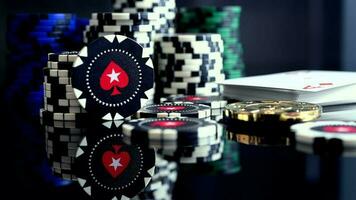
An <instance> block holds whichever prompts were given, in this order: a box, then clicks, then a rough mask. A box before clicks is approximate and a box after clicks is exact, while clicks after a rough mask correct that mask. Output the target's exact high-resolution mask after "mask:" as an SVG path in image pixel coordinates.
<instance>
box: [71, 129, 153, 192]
mask: <svg viewBox="0 0 356 200" xmlns="http://www.w3.org/2000/svg"><path fill="white" fill-rule="evenodd" d="M121 138H122V137H121V136H120V134H109V135H103V136H101V137H98V136H92V135H89V136H86V137H84V138H83V140H82V141H81V142H80V145H79V148H78V150H77V153H76V159H75V166H74V170H75V175H76V176H77V179H78V183H79V185H80V186H81V187H82V188H83V190H84V191H85V192H86V193H87V194H88V195H89V196H91V197H92V198H100V199H125V198H126V199H127V198H133V197H134V196H136V195H137V194H138V193H140V192H141V191H142V190H143V189H144V188H145V187H147V185H148V184H149V182H150V181H151V179H152V176H153V175H154V171H155V151H154V150H153V149H146V148H142V147H141V146H138V145H126V144H125V143H122V142H120V141H121Z"/></svg>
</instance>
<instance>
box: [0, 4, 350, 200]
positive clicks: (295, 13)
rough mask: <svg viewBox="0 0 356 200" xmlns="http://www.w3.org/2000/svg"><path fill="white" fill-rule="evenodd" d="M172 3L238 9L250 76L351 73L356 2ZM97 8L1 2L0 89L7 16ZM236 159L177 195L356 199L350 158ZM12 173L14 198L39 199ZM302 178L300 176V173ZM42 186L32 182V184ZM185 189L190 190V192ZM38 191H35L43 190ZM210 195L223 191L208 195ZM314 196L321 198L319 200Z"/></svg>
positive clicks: (283, 155)
mask: <svg viewBox="0 0 356 200" xmlns="http://www.w3.org/2000/svg"><path fill="white" fill-rule="evenodd" d="M177 3H178V5H179V6H181V5H184V6H196V5H202V4H204V5H209V4H210V5H218V4H219V5H225V4H229V3H233V4H239V5H242V8H243V14H242V18H241V39H242V43H243V45H244V49H245V54H244V59H245V62H246V65H247V74H248V75H253V74H266V73H272V72H278V71H288V70H293V69H302V68H309V69H332V70H356V56H354V54H355V53H354V52H356V37H355V36H356V20H355V19H356V12H354V9H355V8H356V1H354V0H340V1H335V0H237V1H236V0H234V1H232V0H230V1H227V0H216V1H213V0H188V1H183V0H177ZM97 11H110V0H105V1H104V0H61V1H54V0H35V1H29V0H11V1H8V0H6V1H1V2H0V85H2V82H3V79H4V77H5V76H6V74H5V73H4V71H5V54H6V49H5V47H6V40H5V32H6V15H7V13H15V12H71V13H72V12H74V13H78V14H80V15H81V16H84V17H85V16H86V17H89V15H90V13H91V12H97ZM8 66H9V67H11V63H8ZM0 109H1V108H0ZM13 124H14V122H13V123H12V125H13ZM15 124H16V123H15ZM17 126H19V124H16V126H14V128H15V127H17ZM19 127H20V126H19ZM4 134H7V135H14V136H15V131H6V132H5V131H4ZM16 139H17V138H16ZM4 141H5V142H4V143H9V144H8V145H9V146H10V145H11V146H17V148H21V149H24V150H23V151H28V150H27V149H26V147H25V146H20V145H21V144H22V143H23V142H22V143H21V142H19V141H16V143H13V141H11V142H8V141H7V140H6V139H5V140H4ZM18 146H20V147H18ZM10 151H11V148H7V150H6V151H3V152H2V153H3V154H7V153H8V152H10ZM13 154H14V153H12V152H10V153H9V155H7V156H9V157H10V156H11V157H12V156H13V158H12V159H10V161H14V160H15V159H16V158H17V157H22V156H19V155H13ZM2 158H3V159H2V160H3V165H2V167H4V166H5V167H6V168H10V167H11V166H15V165H16V166H17V167H23V168H26V167H28V166H29V165H31V163H27V161H23V160H16V162H15V163H7V159H5V158H7V157H6V156H4V157H3V156H2ZM241 162H242V165H243V166H244V173H243V174H237V175H236V176H232V177H218V178H217V179H221V180H217V181H216V184H215V185H210V187H207V185H209V184H210V183H211V182H209V181H204V180H203V181H202V180H201V179H199V181H194V180H190V179H187V180H184V181H183V183H184V184H187V186H186V187H185V189H187V190H184V192H182V194H185V195H189V194H190V192H194V191H193V190H195V189H196V188H197V187H199V189H200V191H203V192H201V193H200V195H204V197H205V198H202V199H209V198H208V197H210V199H232V198H233V197H235V196H233V195H237V197H236V198H237V199H293V200H294V199H333V200H336V199H340V200H353V199H355V197H356V193H355V192H356V189H355V187H356V186H355V185H356V184H355V180H356V177H355V175H356V173H354V172H355V166H356V162H355V159H352V158H350V159H340V161H339V162H338V163H339V165H338V166H337V167H334V166H333V165H330V164H329V162H324V164H323V166H322V167H320V166H318V163H319V162H320V158H318V157H316V156H305V157H304V155H303V156H301V155H300V154H297V155H295V153H291V152H284V151H281V150H280V149H275V151H272V150H270V151H269V150H266V149H258V150H253V149H252V148H251V147H246V146H245V147H244V148H242V149H241ZM330 163H333V162H330ZM310 166H311V167H310ZM323 167H324V169H323ZM320 168H321V170H320V171H319V169H320ZM334 168H335V169H334ZM13 170H14V169H12V170H10V169H7V170H4V171H3V176H9V177H10V178H11V177H13V174H12V173H18V174H17V177H22V179H21V181H20V182H18V181H19V180H17V179H13V178H11V179H10V178H9V180H12V181H8V182H5V181H3V182H4V183H5V184H7V186H8V187H9V188H15V189H16V188H20V189H18V191H16V192H12V191H10V190H9V191H8V192H9V193H10V192H11V195H12V197H13V199H20V198H18V197H19V196H21V195H27V196H28V197H34V196H35V195H34V194H36V193H37V194H38V192H39V190H38V188H36V186H37V185H36V179H35V178H33V177H32V176H31V174H21V173H19V172H18V171H20V172H21V171H22V170H18V171H16V172H13ZM304 173H306V174H305V175H304ZM314 176H317V178H320V179H322V180H321V182H322V183H321V184H319V185H318V184H315V185H313V184H312V185H303V184H305V183H304V179H307V178H308V179H314V178H315V177H314ZM319 176H320V177H319ZM330 177H331V178H330ZM317 178H316V179H317ZM325 179H326V180H325ZM226 180H227V181H228V182H226ZM248 180H250V181H248ZM40 181H41V180H38V182H40ZM218 183H223V184H218ZM21 184H22V185H26V187H28V188H30V189H28V190H25V191H22V190H21V188H23V187H24V186H22V185H21ZM227 185H228V187H227ZM31 186H33V188H36V189H37V190H33V191H32V192H31V194H29V191H30V190H31V189H32V187H31ZM225 187H226V188H225ZM183 188H184V187H183ZM189 188H190V189H191V190H192V191H189ZM222 188H223V189H224V190H222ZM239 188H242V189H239ZM302 188H304V190H303V189H302ZM305 188H308V190H305ZM40 189H41V193H44V191H46V190H45V189H43V190H44V191H42V188H40ZM215 190H219V191H220V190H222V191H228V192H227V193H222V192H216V193H214V194H212V193H213V192H214V191H215ZM311 190H313V191H311ZM78 191H79V190H78ZM47 192H53V191H47ZM66 194H68V193H65V192H61V191H59V192H58V191H56V192H53V193H51V194H50V195H49V197H51V198H48V199H56V195H58V196H57V198H58V199H63V198H62V196H61V195H63V196H65V195H66ZM69 194H70V193H69ZM319 194H323V195H322V196H318V195H319ZM330 194H331V195H330ZM40 196H41V195H40ZM43 196H45V195H43ZM229 197H230V198H229ZM21 199H23V198H21ZM64 199H65V198H64ZM67 199H69V198H67Z"/></svg>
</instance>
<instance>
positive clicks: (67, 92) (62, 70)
mask: <svg viewBox="0 0 356 200" xmlns="http://www.w3.org/2000/svg"><path fill="white" fill-rule="evenodd" d="M76 58H77V52H63V53H58V54H57V53H50V54H48V64H47V67H46V68H44V69H43V71H44V83H43V86H44V109H43V110H42V111H41V112H42V113H41V114H42V116H43V117H46V118H49V119H53V120H71V121H79V120H84V119H86V117H87V114H86V111H85V110H84V109H83V108H82V107H81V106H80V105H79V102H78V100H77V99H76V97H75V95H74V91H73V88H72V81H71V68H72V64H73V62H74V61H75V59H76Z"/></svg>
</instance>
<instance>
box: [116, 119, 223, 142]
mask: <svg viewBox="0 0 356 200" xmlns="http://www.w3.org/2000/svg"><path fill="white" fill-rule="evenodd" d="M122 132H123V134H124V135H125V136H126V137H127V138H131V141H135V139H137V141H139V140H141V141H142V142H143V141H147V140H151V142H152V141H159V142H161V141H163V142H164V144H167V146H168V145H169V142H171V144H172V145H173V144H179V143H181V144H187V145H189V144H192V145H193V144H197V145H205V144H201V143H200V144H199V141H203V140H206V141H207V142H209V141H210V139H212V140H213V141H212V142H215V141H216V139H217V138H219V137H220V136H221V134H222V127H221V126H220V125H219V124H217V123H216V122H213V121H209V120H202V119H196V118H147V119H138V120H131V121H129V122H126V123H124V124H123V125H122ZM195 142H197V143H195ZM164 144H163V145H164ZM207 144H216V143H207Z"/></svg>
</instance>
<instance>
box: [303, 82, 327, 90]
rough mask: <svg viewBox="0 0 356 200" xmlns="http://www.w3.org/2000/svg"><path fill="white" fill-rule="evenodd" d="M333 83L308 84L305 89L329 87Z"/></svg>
mask: <svg viewBox="0 0 356 200" xmlns="http://www.w3.org/2000/svg"><path fill="white" fill-rule="evenodd" d="M332 85H333V83H319V85H307V86H305V87H304V88H303V89H304V90H312V89H319V88H327V87H330V86H332Z"/></svg>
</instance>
